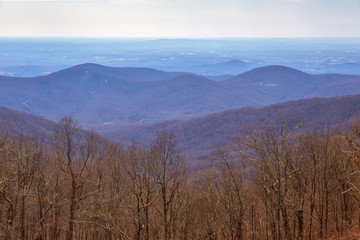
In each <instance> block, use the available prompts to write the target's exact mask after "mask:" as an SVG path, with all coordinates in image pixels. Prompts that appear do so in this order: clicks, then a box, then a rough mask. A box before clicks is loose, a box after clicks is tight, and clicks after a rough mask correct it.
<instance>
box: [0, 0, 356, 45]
mask: <svg viewBox="0 0 360 240" xmlns="http://www.w3.org/2000/svg"><path fill="white" fill-rule="evenodd" d="M359 12H360V1H359V0H342V1H340V0H251V1H249V0H88V1H87V0H70V1H68V0H38V1H32V0H21V1H17V0H7V1H6V0H5V1H0V30H1V31H0V36H88V37H176V38H177V37H182V38H183V37H191V38H198V37H202V38H203V37H212V38H223V37H359V36H360V31H359V30H358V29H359V24H360V14H359Z"/></svg>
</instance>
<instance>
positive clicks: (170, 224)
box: [151, 130, 186, 240]
mask: <svg viewBox="0 0 360 240" xmlns="http://www.w3.org/2000/svg"><path fill="white" fill-rule="evenodd" d="M176 145H177V140H176V138H175V135H174V133H172V132H168V131H166V130H164V131H162V132H160V133H159V134H158V137H157V138H156V140H155V141H154V142H153V143H152V145H151V154H152V158H153V163H152V174H153V176H154V179H155V183H156V185H157V187H158V189H159V190H158V191H159V195H160V196H159V197H160V201H161V207H160V208H159V209H158V212H159V214H160V216H161V219H162V226H163V239H164V240H169V239H172V238H173V233H174V232H175V224H174V222H175V221H176V215H177V211H178V208H179V207H180V206H179V202H178V201H179V198H180V196H179V190H180V187H181V184H183V183H185V181H186V166H185V159H184V157H183V156H182V155H181V154H180V153H179V152H178V151H177V150H176Z"/></svg>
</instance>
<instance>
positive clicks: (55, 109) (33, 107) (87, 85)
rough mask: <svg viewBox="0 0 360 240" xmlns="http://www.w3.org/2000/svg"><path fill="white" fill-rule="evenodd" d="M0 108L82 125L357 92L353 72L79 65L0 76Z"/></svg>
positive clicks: (184, 116)
mask: <svg viewBox="0 0 360 240" xmlns="http://www.w3.org/2000/svg"><path fill="white" fill-rule="evenodd" d="M0 85H1V88H0V105H2V106H5V107H9V108H12V109H16V110H20V111H25V112H27V113H32V114H36V115H39V116H42V117H44V118H46V119H49V120H54V121H57V120H59V119H60V118H61V117H63V116H64V115H72V116H73V117H74V118H76V119H78V120H79V121H80V123H81V124H82V125H83V126H86V127H94V126H100V125H104V124H105V125H119V124H124V123H149V122H158V121H164V120H173V119H190V118H194V117H200V116H204V115H207V114H211V113H215V112H220V111H224V110H228V109H234V108H240V107H251V106H265V105H270V104H274V103H278V102H284V101H288V100H296V99H303V98H312V97H334V96H343V95H349V94H357V93H360V76H358V75H339V74H323V75H311V74H307V73H304V72H301V71H298V70H295V69H292V68H288V67H284V66H267V67H261V68H256V69H253V70H251V71H248V72H245V73H242V74H239V75H236V76H231V77H230V78H226V79H223V80H220V81H214V80H210V79H209V78H206V77H204V76H200V75H196V74H193V73H186V72H163V71H158V70H155V69H149V68H115V67H105V66H102V65H97V64H81V65H77V66H74V67H71V68H68V69H64V70H61V71H58V72H55V73H52V74H48V75H44V76H39V77H23V78H19V77H0Z"/></svg>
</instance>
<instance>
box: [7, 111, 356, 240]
mask: <svg viewBox="0 0 360 240" xmlns="http://www.w3.org/2000/svg"><path fill="white" fill-rule="evenodd" d="M300 125H301V123H300ZM300 125H297V123H296V122H292V123H291V124H288V122H287V120H285V121H280V122H278V123H277V124H276V125H275V126H273V127H271V128H256V127H254V128H251V129H248V130H247V131H245V132H243V133H242V134H241V135H239V136H238V138H237V139H236V140H235V141H234V142H233V144H232V145H231V146H230V145H229V146H225V147H223V148H219V149H218V150H217V151H215V152H214V154H213V156H212V158H211V160H209V162H208V164H207V165H208V166H209V167H207V168H202V169H198V170H192V169H189V167H188V166H187V164H186V161H185V159H184V156H183V155H182V153H181V152H179V151H178V150H177V139H176V136H175V135H174V134H173V133H172V132H169V131H162V132H160V133H158V135H157V136H156V138H155V139H154V140H153V141H152V143H151V144H150V145H148V146H143V145H139V144H137V143H133V144H132V145H131V146H129V147H126V148H124V147H122V146H120V145H117V144H114V143H112V142H110V141H108V140H106V139H104V138H102V137H100V136H98V135H97V134H95V133H93V132H89V131H83V130H81V127H80V126H79V124H78V123H77V122H76V121H75V120H73V119H72V118H71V117H65V118H63V119H62V120H61V121H59V122H58V124H57V125H56V126H55V128H54V131H53V133H52V139H53V140H52V141H51V144H50V145H43V144H42V143H41V142H40V141H37V140H34V139H33V138H31V139H29V138H25V137H18V136H14V135H11V134H7V133H6V132H4V131H1V134H0V158H1V159H2V161H0V176H1V181H0V203H1V204H0V238H1V239H199V240H200V239H258V240H261V239H287V240H291V239H332V238H333V239H346V237H349V238H348V239H354V238H350V236H353V237H354V236H355V234H357V232H356V229H357V228H358V220H359V217H360V211H359V207H358V206H359V198H360V191H359V187H360V185H359V183H360V181H359V180H360V176H359V172H360V162H359V151H360V123H359V122H355V123H353V125H351V126H349V127H347V128H344V130H343V131H335V130H332V129H329V130H327V131H308V132H305V133H304V132H303V133H301V132H300V131H299V130H300V129H299V128H300V127H301V126H300ZM229 140H230V139H229ZM343 237H344V238H343Z"/></svg>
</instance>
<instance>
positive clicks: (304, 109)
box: [96, 95, 360, 159]
mask: <svg viewBox="0 0 360 240" xmlns="http://www.w3.org/2000/svg"><path fill="white" fill-rule="evenodd" d="M359 117H360V95H353V96H344V97H335V98H329V99H326V98H312V99H303V100H297V101H289V102H284V103H279V104H274V105H271V106H267V107H253V108H239V109H233V110H229V111H224V112H219V113H215V114H210V115H207V116H204V117H200V118H195V119H190V120H182V121H167V122H162V123H156V124H148V125H144V124H143V125H125V126H116V125H115V126H112V125H110V126H106V127H103V128H97V129H96V130H97V131H98V132H99V133H100V134H102V135H104V136H107V137H109V138H111V139H114V140H117V141H120V142H122V143H125V144H126V143H127V144H129V143H130V142H131V141H132V140H136V141H138V142H140V143H144V144H149V143H150V142H151V141H152V139H154V138H155V137H156V133H157V132H159V131H161V130H162V129H168V130H171V131H174V133H175V134H176V136H177V137H178V139H179V149H180V150H182V151H184V152H185V153H186V154H187V155H188V156H189V158H190V159H206V158H208V157H209V155H210V154H211V152H212V151H213V149H214V148H216V147H217V146H219V145H224V144H227V143H228V142H229V141H231V140H232V139H233V138H234V137H235V136H236V135H237V134H239V133H241V132H243V130H244V129H245V128H246V127H248V126H249V125H250V126H251V125H255V126H262V127H264V126H269V125H270V126H272V125H276V124H277V123H278V122H279V120H280V119H281V118H286V119H294V120H296V119H302V120H303V121H304V122H305V123H306V124H305V126H304V128H303V129H302V130H301V131H309V130H313V129H316V128H327V127H334V128H341V127H343V126H345V125H346V124H348V123H349V122H351V121H353V120H355V119H358V118H359Z"/></svg>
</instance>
